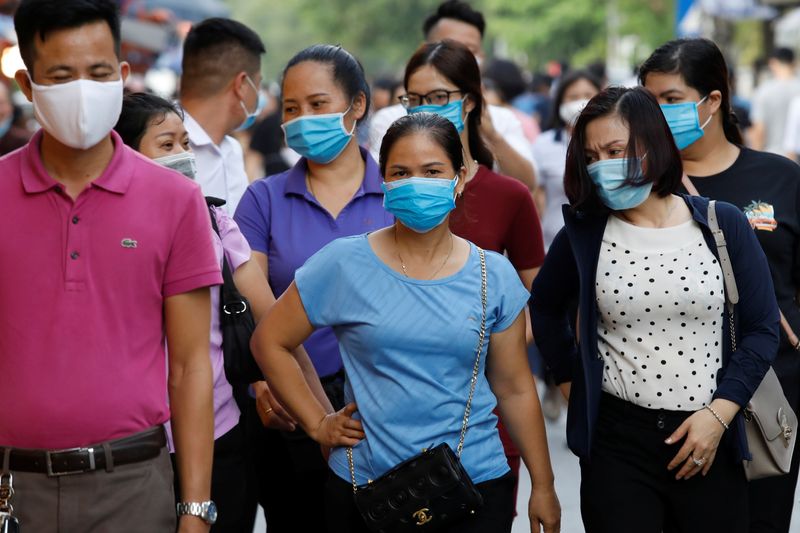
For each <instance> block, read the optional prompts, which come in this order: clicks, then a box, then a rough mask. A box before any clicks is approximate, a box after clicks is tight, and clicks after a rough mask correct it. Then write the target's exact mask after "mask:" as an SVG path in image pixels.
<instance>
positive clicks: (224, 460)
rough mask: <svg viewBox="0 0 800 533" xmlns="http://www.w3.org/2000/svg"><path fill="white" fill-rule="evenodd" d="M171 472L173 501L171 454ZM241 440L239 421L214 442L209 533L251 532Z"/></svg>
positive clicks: (243, 446)
mask: <svg viewBox="0 0 800 533" xmlns="http://www.w3.org/2000/svg"><path fill="white" fill-rule="evenodd" d="M170 458H171V459H172V467H173V469H174V470H175V498H176V500H177V499H179V498H180V484H179V481H178V469H177V467H176V464H175V454H171V456H170ZM247 491H248V486H247V470H246V463H245V440H244V431H243V428H242V424H241V422H240V423H239V424H237V425H236V426H234V427H233V429H231V430H230V431H228V432H227V433H225V434H224V435H222V436H221V437H220V438H218V439H216V440H215V441H214V463H213V466H212V468H211V499H212V500H213V501H214V503H215V504H216V505H217V511H218V513H219V516H218V518H217V523H216V524H214V526H213V527H212V528H211V533H252V531H253V518H254V515H253V513H252V510H250V512H248V498H247Z"/></svg>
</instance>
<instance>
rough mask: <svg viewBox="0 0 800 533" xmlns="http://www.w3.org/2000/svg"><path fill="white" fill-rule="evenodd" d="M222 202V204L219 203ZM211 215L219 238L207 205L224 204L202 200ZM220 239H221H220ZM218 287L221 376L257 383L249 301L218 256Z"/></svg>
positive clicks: (234, 381) (258, 371) (233, 382)
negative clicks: (220, 263)
mask: <svg viewBox="0 0 800 533" xmlns="http://www.w3.org/2000/svg"><path fill="white" fill-rule="evenodd" d="M220 202H222V203H220ZM206 203H207V204H208V206H209V214H210V215H211V226H212V227H213V228H214V231H215V232H216V233H217V235H219V227H217V219H216V217H215V216H214V211H213V210H212V209H211V206H215V207H219V206H220V205H223V204H224V203H225V202H224V201H222V200H218V199H217V198H211V197H206ZM220 238H222V237H221V236H220ZM222 280H223V283H222V286H221V287H220V298H219V322H220V328H221V329H222V353H223V356H224V360H225V377H226V378H227V379H228V382H229V383H230V384H231V385H247V384H250V383H253V382H254V381H261V380H263V379H264V375H263V373H262V372H261V369H260V368H258V365H257V364H256V360H255V359H254V358H253V354H252V352H251V351H250V337H251V336H252V335H253V331H255V329H256V322H255V320H254V319H253V312H252V311H251V309H250V302H248V301H247V298H245V297H244V296H242V294H241V293H240V292H239V290H238V289H237V288H236V284H235V283H234V282H233V273H232V272H231V268H230V265H229V264H228V258H227V257H226V256H225V252H224V251H223V253H222Z"/></svg>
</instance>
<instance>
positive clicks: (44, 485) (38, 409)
mask: <svg viewBox="0 0 800 533" xmlns="http://www.w3.org/2000/svg"><path fill="white" fill-rule="evenodd" d="M14 22H15V27H16V31H17V36H18V39H19V44H20V49H21V52H22V56H23V59H24V61H25V65H26V67H27V69H28V70H27V71H24V70H23V71H19V72H18V73H17V75H16V80H17V83H18V84H19V85H20V87H21V89H22V91H23V92H24V93H25V95H26V96H27V97H28V99H29V100H31V101H32V102H33V105H34V111H35V114H36V118H37V119H38V121H39V122H40V123H41V124H42V130H41V131H40V132H39V133H37V134H36V135H35V136H34V137H33V139H31V141H30V143H29V144H27V145H26V146H25V147H23V148H21V149H20V150H18V151H16V152H13V153H12V154H9V155H8V156H6V157H4V158H2V159H0V198H3V201H4V209H5V210H7V211H6V212H7V213H8V211H10V213H8V215H9V218H8V220H12V221H13V227H9V228H7V231H5V232H3V234H4V235H5V236H4V237H0V243H2V247H1V248H0V249H2V252H0V272H2V275H1V276H0V406H2V407H0V453H1V455H0V459H1V460H2V464H1V465H0V474H2V476H0V523H1V522H2V520H7V519H8V517H7V515H4V514H3V511H8V508H7V507H5V505H4V504H5V503H10V504H11V505H12V506H13V516H14V517H15V519H16V520H18V521H19V522H20V526H21V529H22V530H23V531H35V532H37V533H40V532H45V533H47V532H51V531H52V532H56V531H69V532H81V531H89V530H91V531H148V532H150V531H153V532H161V531H164V532H166V531H174V530H175V525H176V513H175V507H174V499H173V495H172V469H171V466H170V462H169V458H168V454H167V450H166V447H165V438H164V431H163V424H164V423H165V422H166V421H167V420H168V419H170V408H169V407H168V405H167V400H168V399H169V404H170V405H171V409H172V417H171V421H172V429H173V433H174V438H175V447H176V449H177V456H178V473H179V475H180V481H181V483H180V484H181V487H182V492H183V494H182V495H181V501H182V503H181V504H180V505H179V506H178V507H179V508H178V514H179V515H181V517H180V521H179V523H178V526H179V531H181V532H184V533H185V532H193V531H207V530H208V527H209V524H210V523H212V522H213V520H214V515H215V509H214V505H213V502H210V501H209V491H210V471H211V456H212V447H213V412H212V394H211V366H210V363H209V353H208V338H209V324H210V303H209V289H208V287H209V286H212V285H217V284H219V283H221V281H222V280H221V276H220V273H219V265H218V263H217V261H216V257H215V254H214V249H213V246H212V240H211V233H210V231H209V221H208V211H207V210H206V207H205V203H204V200H203V198H202V196H201V194H200V191H199V188H198V187H197V186H196V185H195V184H194V183H192V182H191V181H189V180H187V179H185V178H184V177H183V176H181V175H180V174H177V173H175V172H173V171H171V170H168V169H165V168H164V167H161V166H159V165H156V164H154V163H152V162H150V161H149V160H146V159H145V158H143V157H140V156H139V155H138V154H136V153H135V152H134V151H133V150H131V149H129V148H127V147H126V146H125V145H124V144H123V143H122V141H121V140H120V138H119V136H117V135H116V133H113V132H112V131H111V128H112V126H113V125H114V124H115V122H116V121H117V117H118V116H119V113H120V108H121V104H122V84H123V82H124V80H125V78H126V76H127V75H128V71H129V67H128V65H127V64H125V63H121V62H120V60H119V57H118V54H119V43H120V26H119V17H118V13H117V8H116V3H115V2H113V1H112V0H23V1H22V3H21V5H20V7H19V10H18V11H17V14H16V16H15V20H14ZM165 339H166V346H167V348H168V353H169V356H168V358H167V357H166V356H165ZM165 390H168V391H169V398H167V394H165ZM9 473H10V474H12V475H13V481H12V476H9V475H8V474H9ZM67 474H71V475H67ZM9 482H12V483H13V488H14V491H15V492H14V495H13V496H12V497H11V499H10V501H5V499H4V498H5V497H6V496H7V495H8V492H9V491H7V490H3V489H4V488H5V489H7V487H8V485H9V484H10V483H9Z"/></svg>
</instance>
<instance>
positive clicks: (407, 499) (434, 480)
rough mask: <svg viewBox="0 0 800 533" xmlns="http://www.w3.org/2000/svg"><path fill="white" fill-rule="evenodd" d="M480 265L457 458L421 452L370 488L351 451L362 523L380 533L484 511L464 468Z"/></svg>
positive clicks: (444, 450)
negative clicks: (359, 482) (363, 481)
mask: <svg viewBox="0 0 800 533" xmlns="http://www.w3.org/2000/svg"><path fill="white" fill-rule="evenodd" d="M478 253H479V255H480V260H481V306H482V314H481V329H480V335H479V337H478V349H477V355H476V356H475V365H474V366H473V368H472V379H471V380H470V385H469V397H468V398H467V406H466V408H465V409H464V420H463V422H462V424H461V436H460V437H459V440H458V448H457V451H456V452H455V453H454V452H453V450H452V449H451V448H450V446H449V445H448V444H447V443H442V444H439V445H438V446H436V447H434V448H430V449H427V450H423V451H422V453H420V454H418V455H415V456H414V457H412V458H410V459H407V460H405V461H403V462H402V463H400V464H398V465H397V466H395V467H394V468H392V469H391V470H389V471H388V472H386V473H385V474H384V475H382V476H381V477H379V478H378V479H376V480H374V481H371V482H369V483H368V484H366V485H362V486H358V485H357V484H356V474H355V468H354V467H353V449H352V448H347V460H348V463H349V465H350V477H351V479H352V482H353V494H354V497H355V501H356V507H358V510H359V512H360V513H361V516H362V518H363V519H364V522H365V523H366V525H367V527H368V528H369V529H370V531H375V532H378V533H400V532H410V531H415V532H431V531H440V530H441V529H442V528H443V527H446V526H450V525H452V524H453V523H454V522H457V521H459V520H462V519H463V518H465V517H467V516H468V515H470V514H475V511H476V509H478V508H479V507H480V506H481V505H483V497H482V496H481V494H480V492H478V489H477V488H475V484H474V483H473V482H472V479H470V477H469V474H468V473H467V471H466V470H465V469H464V466H463V465H462V464H461V460H460V459H459V458H460V457H461V451H462V450H463V448H464V437H465V436H466V434H467V423H468V422H469V414H470V410H471V409H472V397H473V396H474V394H475V385H476V384H477V382H478V375H479V372H480V362H481V353H482V352H483V344H484V340H485V337H486V258H485V256H484V253H483V250H481V249H480V248H479V249H478Z"/></svg>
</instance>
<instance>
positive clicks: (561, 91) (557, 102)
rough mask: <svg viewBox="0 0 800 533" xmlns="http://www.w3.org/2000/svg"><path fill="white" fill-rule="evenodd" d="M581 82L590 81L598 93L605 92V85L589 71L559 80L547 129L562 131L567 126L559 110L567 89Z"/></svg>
mask: <svg viewBox="0 0 800 533" xmlns="http://www.w3.org/2000/svg"><path fill="white" fill-rule="evenodd" d="M580 80H586V81H588V82H589V83H591V84H592V85H594V86H595V87H596V88H597V91H598V92H600V91H601V90H603V83H602V82H601V81H600V80H599V79H598V78H597V77H596V76H595V75H594V74H592V73H591V72H590V71H588V70H573V71H570V72H567V73H566V74H564V75H563V76H561V79H559V80H558V84H557V86H556V94H555V97H554V98H553V108H552V111H551V112H550V123H549V124H548V126H547V128H546V129H551V128H552V129H555V130H560V129H563V128H564V127H565V126H566V124H564V121H563V120H562V119H561V116H560V114H559V112H558V108H559V107H561V104H563V103H564V95H565V94H567V89H569V88H570V87H571V86H572V85H573V84H574V83H575V82H577V81H580Z"/></svg>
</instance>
